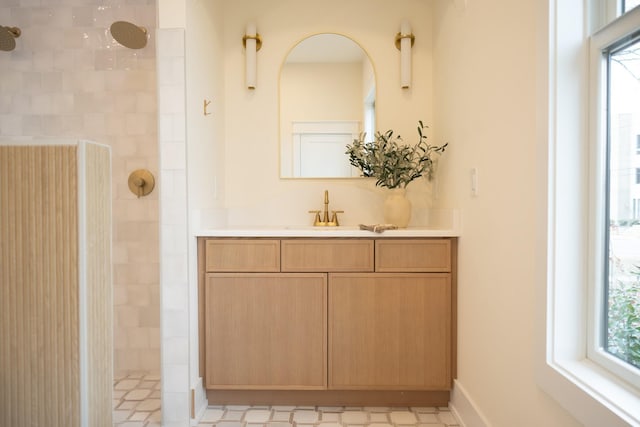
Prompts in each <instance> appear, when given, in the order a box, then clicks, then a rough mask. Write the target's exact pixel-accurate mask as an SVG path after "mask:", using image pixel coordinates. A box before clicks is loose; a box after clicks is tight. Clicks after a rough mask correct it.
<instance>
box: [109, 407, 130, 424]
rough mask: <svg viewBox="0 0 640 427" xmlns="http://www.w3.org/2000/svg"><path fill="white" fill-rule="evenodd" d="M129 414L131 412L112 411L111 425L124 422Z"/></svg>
mask: <svg viewBox="0 0 640 427" xmlns="http://www.w3.org/2000/svg"><path fill="white" fill-rule="evenodd" d="M129 414H131V411H119V410H116V411H113V423H114V424H115V423H121V422H123V421H125V420H126V419H127V418H129Z"/></svg>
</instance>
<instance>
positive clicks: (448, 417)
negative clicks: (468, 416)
mask: <svg viewBox="0 0 640 427" xmlns="http://www.w3.org/2000/svg"><path fill="white" fill-rule="evenodd" d="M438 419H439V420H440V422H441V423H445V424H458V420H456V418H455V417H454V416H453V414H452V413H451V412H449V411H446V412H444V411H443V412H438Z"/></svg>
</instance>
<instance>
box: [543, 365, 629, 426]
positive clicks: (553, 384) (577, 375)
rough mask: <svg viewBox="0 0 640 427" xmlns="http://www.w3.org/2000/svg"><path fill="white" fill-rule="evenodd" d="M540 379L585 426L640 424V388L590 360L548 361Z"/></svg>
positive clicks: (548, 390) (546, 389) (548, 391)
mask: <svg viewBox="0 0 640 427" xmlns="http://www.w3.org/2000/svg"><path fill="white" fill-rule="evenodd" d="M538 382H539V384H540V386H541V387H542V389H543V390H544V391H546V392H547V393H548V394H549V395H551V397H553V398H554V399H555V400H556V401H558V402H559V403H560V404H561V405H562V406H563V407H564V408H565V409H567V410H568V411H569V412H570V413H571V414H572V415H573V416H574V417H576V419H578V420H579V421H580V422H582V423H583V424H584V425H585V426H593V427H601V426H604V425H606V426H608V427H617V426H621V427H623V426H629V425H632V426H640V396H639V395H638V391H637V390H635V389H633V388H632V387H631V386H629V385H627V384H625V383H623V382H621V381H620V380H618V379H617V377H615V376H613V375H612V374H610V373H609V372H608V371H605V370H604V369H602V368H601V367H599V366H598V365H596V364H594V363H593V362H591V361H589V360H588V359H583V360H562V361H548V362H547V363H545V364H544V367H543V368H542V369H541V370H540V371H539V378H538Z"/></svg>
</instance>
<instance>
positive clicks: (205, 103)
mask: <svg viewBox="0 0 640 427" xmlns="http://www.w3.org/2000/svg"><path fill="white" fill-rule="evenodd" d="M209 104H211V101H207V100H206V99H205V100H204V104H203V107H202V108H203V111H204V115H205V116H208V115H209V114H211V113H209V112H208V111H207V107H208V106H209Z"/></svg>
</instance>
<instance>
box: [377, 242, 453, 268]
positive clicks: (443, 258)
mask: <svg viewBox="0 0 640 427" xmlns="http://www.w3.org/2000/svg"><path fill="white" fill-rule="evenodd" d="M376 271H379V272H411V273H415V272H450V271H451V241H450V240H449V239H404V240H403V239H379V240H376Z"/></svg>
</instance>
